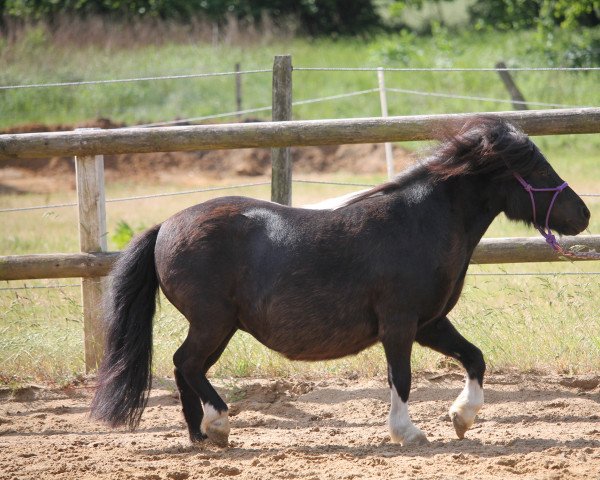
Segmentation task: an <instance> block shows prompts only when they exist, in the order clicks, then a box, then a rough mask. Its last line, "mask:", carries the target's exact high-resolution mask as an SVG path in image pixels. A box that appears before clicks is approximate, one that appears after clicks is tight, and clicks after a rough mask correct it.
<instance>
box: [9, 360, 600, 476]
mask: <svg viewBox="0 0 600 480" xmlns="http://www.w3.org/2000/svg"><path fill="white" fill-rule="evenodd" d="M155 383H156V384H158V385H157V387H156V389H155V390H153V393H152V397H151V400H150V404H149V406H148V408H147V410H146V411H145V413H144V416H143V419H142V423H141V426H140V429H139V430H138V431H136V432H133V433H132V432H128V431H123V430H110V429H108V428H107V427H105V426H103V425H98V424H95V423H91V422H90V421H89V420H88V419H87V415H88V406H89V403H90V399H91V394H92V389H91V387H88V386H85V385H84V386H83V387H78V388H67V389H51V388H45V387H30V388H24V389H21V390H17V391H15V392H8V391H5V392H4V393H3V394H2V397H1V399H0V478H2V479H36V480H39V479H45V478H53V479H72V478H78V479H92V478H94V479H97V478H100V479H129V478H135V479H145V480H154V479H156V480H159V479H166V480H169V479H172V480H181V479H200V478H220V477H234V478H238V479H265V478H285V479H293V478H303V479H353V478H419V479H422V478H432V479H433V478H435V479H438V478H439V479H448V478H461V479H462V478H477V479H482V478H483V479H485V478H503V479H505V478H536V479H561V478H569V479H572V478H577V479H579V478H582V479H583V478H585V479H597V478H599V477H600V416H599V415H600V408H599V404H600V389H599V387H598V383H599V378H598V377H566V376H556V375H555V376H542V375H540V376H537V375H520V374H502V375H500V374H496V375H491V376H490V377H489V379H488V381H487V384H486V386H485V395H486V404H485V405H484V407H483V409H482V411H481V414H480V417H479V419H478V421H477V423H476V425H475V427H474V429H473V430H471V431H470V432H468V433H467V438H466V439H464V440H458V439H456V438H455V435H454V431H453V428H452V424H451V422H450V420H449V418H448V416H447V413H446V412H447V409H448V407H449V406H450V404H451V402H452V401H453V399H454V398H455V397H456V396H457V395H458V393H459V392H460V390H461V388H462V378H461V375H460V374H457V373H447V372H446V373H439V372H438V373H424V374H419V375H417V376H416V378H415V380H414V384H413V392H412V395H411V414H412V417H413V421H414V422H415V424H416V425H418V426H419V427H420V428H421V429H423V430H424V431H425V432H426V433H427V434H428V437H429V440H430V441H431V443H430V444H429V445H427V446H422V447H401V446H399V445H395V444H392V443H390V442H389V439H388V435H387V424H386V422H387V414H388V408H389V391H388V388H387V384H386V381H385V379H384V378H374V379H364V378H359V379H356V378H352V377H350V378H345V379H324V380H323V379H316V380H297V379H294V380H287V379H279V380H275V379H274V380H266V379H244V380H239V379H235V380H219V381H216V382H215V383H216V385H217V388H218V390H219V391H220V392H221V393H222V394H224V396H225V397H227V398H228V401H229V403H230V405H231V408H230V415H231V428H232V430H231V436H230V443H229V447H227V448H224V449H222V448H218V447H216V446H214V445H212V444H210V443H205V444H203V445H201V446H196V445H191V444H190V443H189V442H188V439H187V435H186V431H185V427H184V423H183V419H182V416H181V412H180V406H179V402H178V399H177V395H176V393H175V387H174V383H173V381H172V380H169V379H165V380H158V381H156V382H155Z"/></svg>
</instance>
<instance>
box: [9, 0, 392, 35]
mask: <svg viewBox="0 0 600 480" xmlns="http://www.w3.org/2000/svg"><path fill="white" fill-rule="evenodd" d="M0 14H4V15H6V16H9V17H14V18H20V19H25V20H32V19H33V20H47V21H50V22H52V20H53V19H54V18H55V17H56V16H57V15H64V14H67V15H77V16H89V15H101V16H111V17H113V18H115V19H119V20H132V19H134V18H139V17H153V18H158V19H163V20H176V21H180V22H188V21H190V20H191V19H194V18H196V19H197V18H199V19H204V20H209V21H211V22H216V23H226V21H227V19H228V18H229V17H235V18H237V19H238V20H245V21H249V22H253V23H256V24H260V23H261V20H262V19H263V17H264V15H265V14H266V15H268V16H269V17H270V18H271V19H272V21H273V22H274V23H276V24H277V23H278V22H279V23H282V24H285V23H286V22H288V21H289V20H290V19H291V20H295V21H296V22H297V23H298V24H299V25H300V26H301V29H303V30H304V31H305V33H308V34H310V35H321V34H343V35H354V34H360V33H363V32H366V31H369V30H372V29H373V28H376V27H378V26H379V25H380V17H379V14H378V12H377V10H376V8H375V6H374V4H373V1H361V0H302V1H299V2H289V1H287V0H133V1H125V0H52V1H48V0H5V2H1V1H0Z"/></svg>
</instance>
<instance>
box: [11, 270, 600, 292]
mask: <svg viewBox="0 0 600 480" xmlns="http://www.w3.org/2000/svg"><path fill="white" fill-rule="evenodd" d="M573 275H575V276H596V275H600V271H579V272H573V271H567V272H561V271H555V272H467V276H468V277H557V276H559V277H560V276H573ZM11 281H19V280H11ZM77 287H81V283H65V284H48V285H20V286H18V287H0V292H9V291H21V290H44V289H63V288H77Z"/></svg>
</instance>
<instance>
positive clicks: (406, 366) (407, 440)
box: [381, 321, 429, 445]
mask: <svg viewBox="0 0 600 480" xmlns="http://www.w3.org/2000/svg"><path fill="white" fill-rule="evenodd" d="M384 331H385V336H384V338H382V340H381V341H382V343H383V348H384V350H385V356H386V358H387V362H388V383H389V385H390V391H391V408H390V415H389V428H390V435H391V437H392V442H394V443H400V444H402V445H424V444H426V443H429V442H428V440H427V437H426V436H425V434H424V433H423V432H422V431H421V430H419V429H418V428H417V427H415V425H414V424H413V423H412V420H411V419H410V416H409V414H408V396H409V394H410V382H411V371H410V354H411V350H412V344H413V342H414V339H415V332H416V321H415V322H414V325H412V324H411V325H406V324H397V325H392V326H385V327H384Z"/></svg>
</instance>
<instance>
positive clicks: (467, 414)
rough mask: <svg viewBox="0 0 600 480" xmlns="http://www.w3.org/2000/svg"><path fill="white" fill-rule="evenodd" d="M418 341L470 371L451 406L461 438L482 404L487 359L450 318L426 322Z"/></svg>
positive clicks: (453, 422)
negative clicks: (461, 389)
mask: <svg viewBox="0 0 600 480" xmlns="http://www.w3.org/2000/svg"><path fill="white" fill-rule="evenodd" d="M417 342H419V343H420V344H421V345H423V346H426V347H429V348H432V349H433V350H436V351H438V352H440V353H443V354H444V355H448V356H449V357H452V358H455V359H456V360H458V361H460V362H461V363H462V364H463V366H464V367H465V370H466V371H467V379H466V382H465V387H464V389H463V391H462V392H461V393H460V395H459V396H458V398H457V399H456V400H455V401H454V403H453V404H452V406H451V407H450V411H449V414H450V418H451V419H452V424H453V425H454V430H455V431H456V435H457V436H458V438H464V436H465V432H466V431H467V430H469V428H471V427H472V426H473V422H474V421H475V417H476V416H477V413H478V412H479V410H480V409H481V407H482V406H483V375H484V373H485V361H484V359H483V354H482V353H481V350H479V349H478V348H477V347H476V346H475V345H473V344H472V343H470V342H468V341H467V340H466V339H465V338H464V337H463V336H462V335H461V334H460V333H458V331H457V330H456V329H455V328H454V326H453V325H452V324H451V323H450V320H448V318H442V319H440V320H437V321H435V322H432V323H431V324H429V325H426V326H425V327H423V328H422V329H421V330H419V331H418V332H417Z"/></svg>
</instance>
